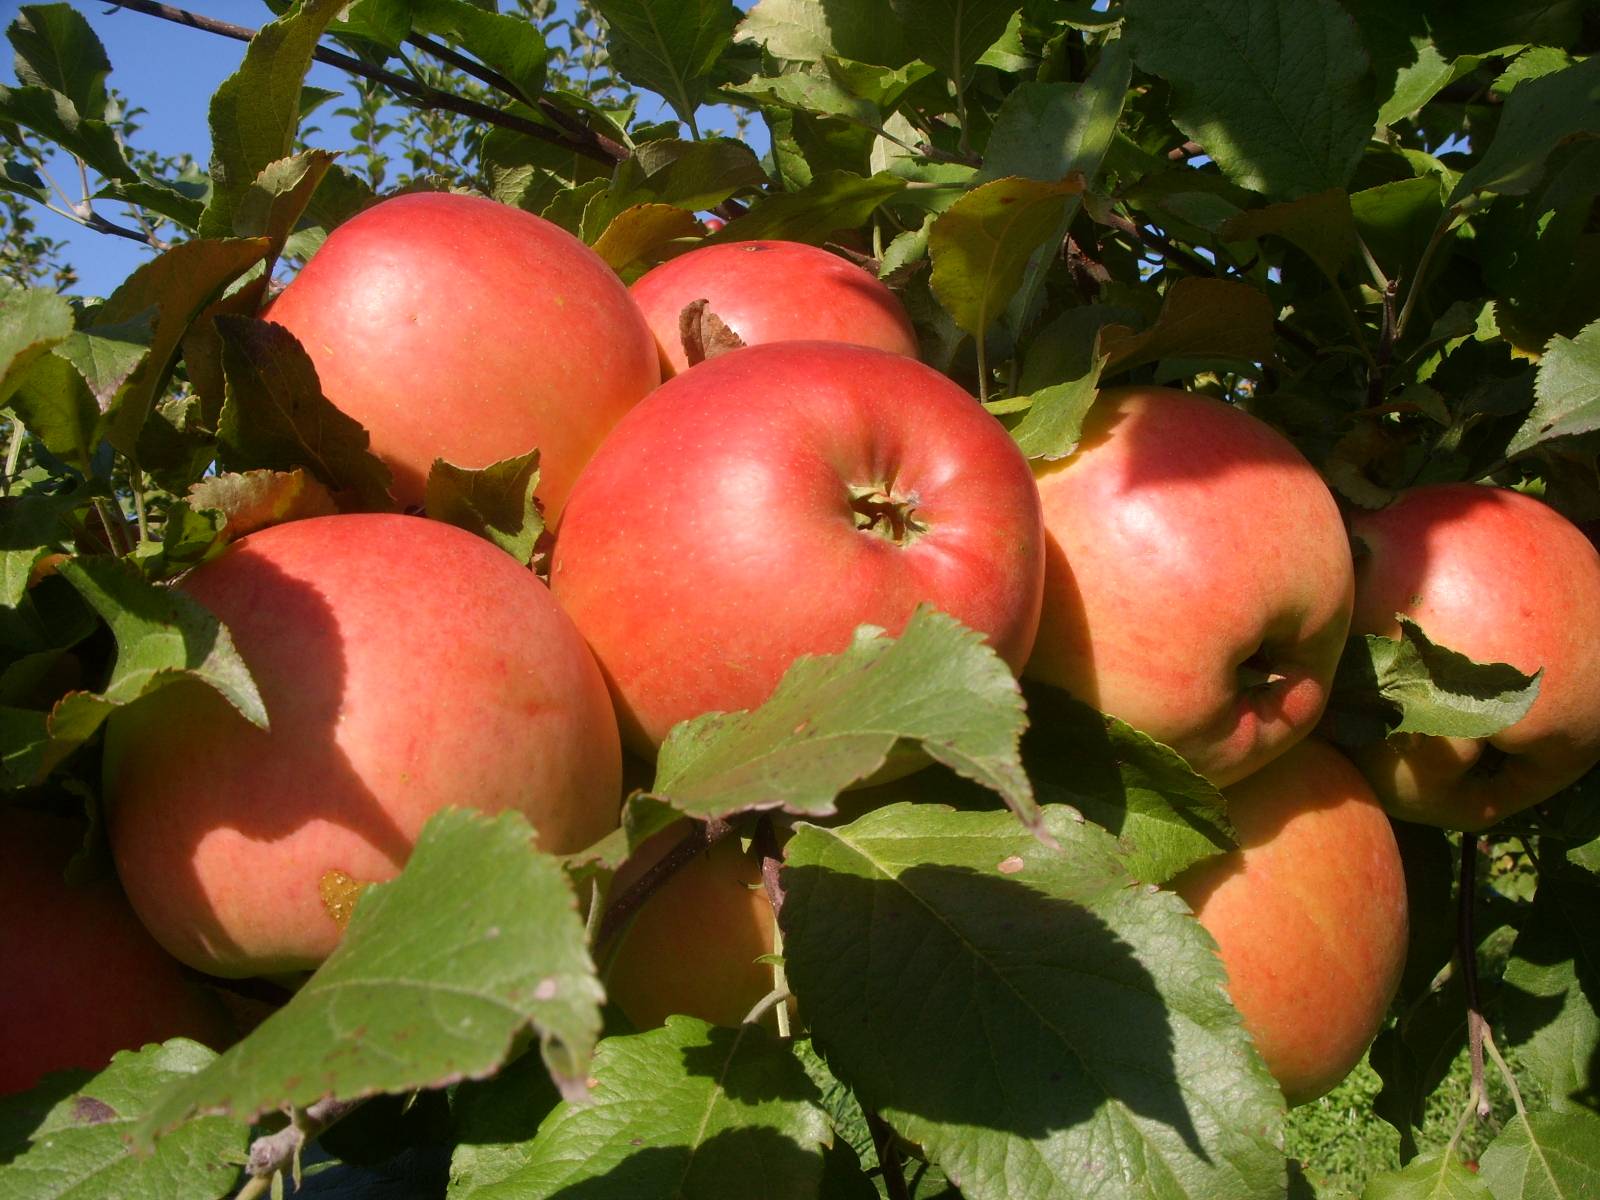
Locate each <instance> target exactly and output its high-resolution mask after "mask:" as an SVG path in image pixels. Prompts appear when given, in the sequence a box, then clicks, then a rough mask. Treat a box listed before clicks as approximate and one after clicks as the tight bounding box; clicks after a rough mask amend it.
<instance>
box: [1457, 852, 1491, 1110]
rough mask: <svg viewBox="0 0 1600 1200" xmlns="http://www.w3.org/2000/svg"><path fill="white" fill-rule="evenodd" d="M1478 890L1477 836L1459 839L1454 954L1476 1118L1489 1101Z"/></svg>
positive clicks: (1486, 1025)
mask: <svg viewBox="0 0 1600 1200" xmlns="http://www.w3.org/2000/svg"><path fill="white" fill-rule="evenodd" d="M1477 888H1478V835H1477V834H1475V833H1463V834H1462V835H1461V879H1460V883H1459V889H1460V890H1459V894H1458V895H1457V897H1456V954H1457V956H1458V957H1459V958H1460V960H1461V979H1462V982H1463V983H1464V984H1465V985H1466V990H1467V1050H1468V1052H1469V1055H1470V1057H1471V1060H1472V1090H1473V1094H1474V1095H1476V1096H1477V1097H1478V1117H1479V1119H1480V1120H1482V1119H1484V1118H1486V1117H1488V1115H1489V1111H1490V1110H1489V1097H1488V1093H1487V1092H1486V1091H1485V1090H1484V1086H1483V1043H1484V1039H1485V1038H1486V1037H1487V1036H1488V1032H1489V1025H1488V1022H1487V1021H1485V1020H1484V1017H1483V1006H1482V1003H1481V1001H1480V1000H1479V997H1478V949H1477V940H1476V939H1475V938H1474V937H1473V933H1472V906H1473V900H1474V897H1475V894H1476V892H1477Z"/></svg>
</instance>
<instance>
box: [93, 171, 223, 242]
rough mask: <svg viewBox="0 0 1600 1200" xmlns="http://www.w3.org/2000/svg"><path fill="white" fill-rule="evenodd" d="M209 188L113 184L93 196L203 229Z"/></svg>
mask: <svg viewBox="0 0 1600 1200" xmlns="http://www.w3.org/2000/svg"><path fill="white" fill-rule="evenodd" d="M206 192H207V189H206V188H205V187H204V186H200V185H189V186H184V187H180V186H174V185H169V184H166V183H157V182H154V181H152V180H149V179H139V180H135V181H133V182H128V183H125V182H121V181H113V182H111V183H108V184H106V186H105V187H103V188H101V189H100V190H99V191H98V192H96V193H95V194H94V198H95V199H96V200H119V201H121V202H122V203H124V204H133V205H137V206H138V207H140V208H146V209H149V210H150V211H151V212H153V213H157V214H159V215H160V216H163V217H166V218H167V219H168V220H169V221H175V222H176V223H177V224H179V225H182V226H183V227H184V228H185V229H189V230H194V229H198V228H200V216H201V214H202V213H204V212H205V207H206V206H205V195H206Z"/></svg>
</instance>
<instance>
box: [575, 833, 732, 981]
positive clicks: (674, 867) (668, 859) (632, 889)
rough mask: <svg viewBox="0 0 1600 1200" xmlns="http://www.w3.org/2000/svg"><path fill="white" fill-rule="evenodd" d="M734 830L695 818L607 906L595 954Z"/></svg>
mask: <svg viewBox="0 0 1600 1200" xmlns="http://www.w3.org/2000/svg"><path fill="white" fill-rule="evenodd" d="M732 832H733V826H731V825H729V824H728V823H727V822H726V821H720V820H717V819H716V818H715V817H713V818H712V819H711V820H709V821H707V822H705V823H704V824H701V823H700V822H698V821H697V822H695V824H694V826H693V827H692V828H691V829H690V830H689V832H688V833H686V834H684V835H683V839H682V840H681V841H679V842H678V844H677V845H675V846H674V847H673V848H672V849H671V850H668V851H667V853H666V854H665V855H663V856H662V858H661V859H660V860H659V861H658V862H656V863H655V864H654V865H653V866H652V867H651V868H650V869H649V870H648V871H646V872H645V873H644V874H643V875H641V876H639V878H638V879H636V880H634V881H633V883H632V884H630V885H629V886H628V888H627V889H626V890H625V891H624V892H623V893H622V895H620V896H618V897H617V898H616V899H615V900H614V901H612V902H611V904H610V905H609V906H608V907H607V908H606V915H605V916H604V917H602V918H601V919H600V929H599V932H598V933H597V934H596V935H595V940H594V947H593V949H594V956H595V958H596V959H599V958H600V955H601V951H602V950H604V948H605V947H606V946H607V945H608V944H609V943H610V941H611V939H612V938H614V937H616V936H617V934H618V933H620V932H621V931H622V929H623V927H624V926H625V925H627V923H628V920H629V919H630V918H631V917H632V916H633V914H634V913H636V912H637V911H638V910H639V909H640V908H641V907H642V906H643V905H644V902H645V901H646V900H648V899H649V898H650V897H651V895H652V894H653V893H654V892H655V891H656V889H658V888H659V887H660V886H661V885H662V884H664V883H665V882H666V881H667V880H668V879H671V878H672V877H673V876H674V875H676V874H677V873H678V872H679V871H681V870H682V869H683V868H684V867H686V866H688V865H689V864H690V863H691V862H693V861H694V860H695V859H696V858H697V857H698V856H699V855H701V854H703V853H704V852H705V851H706V850H707V849H709V848H710V847H711V846H714V845H715V844H716V843H717V842H720V841H721V840H722V839H723V838H725V837H727V836H728V835H729V834H730V833H732Z"/></svg>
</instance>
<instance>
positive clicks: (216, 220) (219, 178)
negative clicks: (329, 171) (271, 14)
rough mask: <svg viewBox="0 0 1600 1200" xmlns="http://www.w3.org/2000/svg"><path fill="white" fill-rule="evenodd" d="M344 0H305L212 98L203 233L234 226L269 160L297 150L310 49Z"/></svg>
mask: <svg viewBox="0 0 1600 1200" xmlns="http://www.w3.org/2000/svg"><path fill="white" fill-rule="evenodd" d="M346 2H347V0H304V3H302V4H299V5H297V6H296V7H295V9H294V10H293V11H292V12H290V13H289V14H288V15H287V16H284V17H281V18H279V19H278V20H276V21H273V22H271V23H270V24H268V25H265V26H263V27H262V28H261V30H260V32H258V33H257V34H256V36H255V37H254V38H253V39H251V42H250V48H249V49H248V50H246V51H245V56H244V61H243V62H242V63H241V64H240V65H239V69H238V70H237V71H235V72H234V73H233V74H232V75H230V76H228V78H227V79H225V80H223V81H222V86H221V87H219V88H218V89H217V91H216V94H215V95H213V96H212V97H211V181H212V185H213V186H212V193H211V200H210V202H209V203H208V204H207V205H206V211H205V215H204V216H203V217H202V218H201V220H200V232H201V233H203V234H206V235H208V236H212V237H219V236H226V235H228V234H230V233H232V232H233V223H234V211H235V209H236V208H237V207H238V205H239V203H240V201H241V200H242V198H243V197H244V194H245V192H246V191H248V190H249V188H250V185H251V184H252V183H254V182H255V180H256V177H257V176H259V175H260V174H261V172H262V171H263V170H264V169H265V168H266V167H267V166H268V164H270V163H275V162H277V161H278V160H279V159H283V158H288V157H289V156H290V155H291V154H293V153H294V135H295V133H296V131H297V130H298V129H299V128H300V88H301V85H302V84H303V83H304V82H305V77H306V71H307V70H308V69H309V68H310V66H311V53H312V51H313V50H315V49H316V45H317V39H318V38H320V37H321V36H322V31H323V29H324V28H326V26H327V24H328V22H329V21H331V20H333V18H334V16H335V15H336V14H337V13H338V11H339V9H341V8H342V7H344V5H345V3H346Z"/></svg>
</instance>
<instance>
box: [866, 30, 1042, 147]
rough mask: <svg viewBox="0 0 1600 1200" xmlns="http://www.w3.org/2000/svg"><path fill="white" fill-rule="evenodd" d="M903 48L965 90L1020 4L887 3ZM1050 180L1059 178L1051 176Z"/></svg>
mask: <svg viewBox="0 0 1600 1200" xmlns="http://www.w3.org/2000/svg"><path fill="white" fill-rule="evenodd" d="M889 2H890V5H891V6H892V7H893V9H894V13H895V16H896V17H898V18H899V20H900V24H901V26H902V28H904V30H905V34H906V45H907V47H908V48H909V49H910V50H911V52H912V53H913V54H915V55H916V56H917V57H918V58H920V59H922V60H923V61H924V62H927V63H931V64H932V65H933V66H935V67H937V68H939V70H940V71H942V72H943V73H944V76H945V78H947V79H949V80H950V81H951V83H953V84H954V85H955V88H956V92H957V93H958V94H959V93H961V92H964V91H966V90H967V84H968V83H970V82H971V80H972V69H973V67H975V66H976V65H977V63H978V59H979V58H980V57H982V55H983V52H984V51H985V50H987V49H988V48H989V47H990V46H992V45H994V43H995V42H996V41H997V40H998V39H999V37H1000V35H1001V34H1002V33H1004V32H1005V30H1006V24H1007V23H1008V22H1009V21H1010V20H1011V17H1012V14H1014V13H1015V12H1016V11H1017V10H1018V9H1020V8H1021V7H1022V0H889ZM1053 178H1060V176H1054V177H1053Z"/></svg>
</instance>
